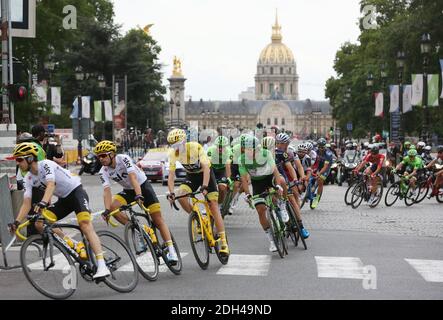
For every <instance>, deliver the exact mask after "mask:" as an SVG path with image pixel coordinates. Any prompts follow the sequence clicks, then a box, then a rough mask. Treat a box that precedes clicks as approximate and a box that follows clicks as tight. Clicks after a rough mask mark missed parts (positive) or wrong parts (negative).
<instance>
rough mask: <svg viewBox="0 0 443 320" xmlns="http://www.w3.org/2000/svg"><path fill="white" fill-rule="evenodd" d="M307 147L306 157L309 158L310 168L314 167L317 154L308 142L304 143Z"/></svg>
mask: <svg viewBox="0 0 443 320" xmlns="http://www.w3.org/2000/svg"><path fill="white" fill-rule="evenodd" d="M306 146H307V147H308V156H309V158H311V166H313V165H314V163H315V161H317V152H315V150H314V145H313V144H312V143H310V142H308V143H306Z"/></svg>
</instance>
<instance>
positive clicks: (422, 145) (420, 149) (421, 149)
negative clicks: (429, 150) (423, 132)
mask: <svg viewBox="0 0 443 320" xmlns="http://www.w3.org/2000/svg"><path fill="white" fill-rule="evenodd" d="M425 147H426V143H424V142H423V141H420V142H419V143H417V154H418V155H419V156H420V157H421V155H422V154H423V153H424V151H425Z"/></svg>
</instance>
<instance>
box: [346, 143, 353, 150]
mask: <svg viewBox="0 0 443 320" xmlns="http://www.w3.org/2000/svg"><path fill="white" fill-rule="evenodd" d="M353 146H354V145H353V144H352V143H348V144H346V149H348V150H352V147H353Z"/></svg>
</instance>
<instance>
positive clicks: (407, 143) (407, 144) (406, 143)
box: [403, 141, 412, 157]
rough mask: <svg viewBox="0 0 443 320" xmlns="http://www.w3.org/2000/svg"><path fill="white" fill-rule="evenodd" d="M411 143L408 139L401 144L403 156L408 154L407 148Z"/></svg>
mask: <svg viewBox="0 0 443 320" xmlns="http://www.w3.org/2000/svg"><path fill="white" fill-rule="evenodd" d="M411 145H412V144H411V143H410V142H409V141H406V142H405V143H404V144H403V157H406V156H407V155H408V151H409V149H410V148H411Z"/></svg>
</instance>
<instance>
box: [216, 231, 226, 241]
mask: <svg viewBox="0 0 443 320" xmlns="http://www.w3.org/2000/svg"><path fill="white" fill-rule="evenodd" d="M218 235H219V237H220V239H222V240H225V239H226V232H225V231H223V232H219V233H218Z"/></svg>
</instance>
